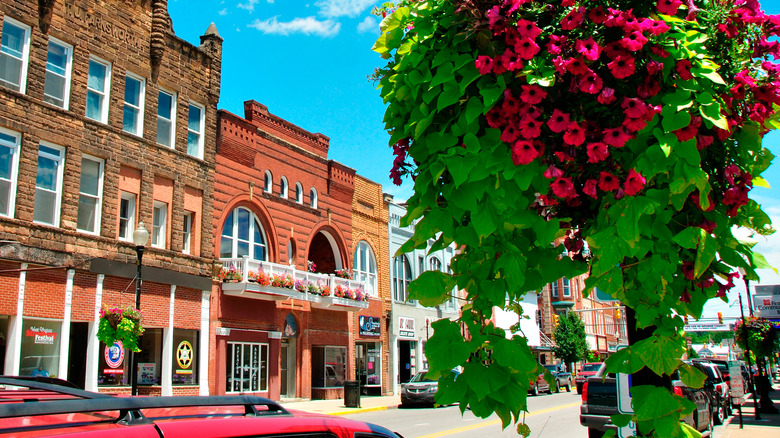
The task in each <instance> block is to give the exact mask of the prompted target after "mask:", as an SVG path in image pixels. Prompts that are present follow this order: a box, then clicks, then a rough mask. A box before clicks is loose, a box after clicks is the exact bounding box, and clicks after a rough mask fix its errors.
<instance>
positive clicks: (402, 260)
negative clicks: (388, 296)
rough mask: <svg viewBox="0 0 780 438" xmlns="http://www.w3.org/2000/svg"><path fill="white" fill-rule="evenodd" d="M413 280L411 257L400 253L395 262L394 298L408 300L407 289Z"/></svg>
mask: <svg viewBox="0 0 780 438" xmlns="http://www.w3.org/2000/svg"><path fill="white" fill-rule="evenodd" d="M411 281H412V266H411V264H410V263H409V259H408V258H407V257H406V256H404V255H399V256H398V257H396V258H395V261H394V262H393V299H394V300H395V301H401V302H403V301H406V289H407V287H409V282H411Z"/></svg>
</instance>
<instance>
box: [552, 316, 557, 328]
mask: <svg viewBox="0 0 780 438" xmlns="http://www.w3.org/2000/svg"><path fill="white" fill-rule="evenodd" d="M553 324H555V326H556V327H558V314H557V313H556V314H555V315H553Z"/></svg>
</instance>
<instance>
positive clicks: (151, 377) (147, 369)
mask: <svg viewBox="0 0 780 438" xmlns="http://www.w3.org/2000/svg"><path fill="white" fill-rule="evenodd" d="M156 369H157V364H155V363H139V364H138V383H140V384H141V385H153V384H155V383H156V382H155V379H156V376H157V373H156V372H155V370H156Z"/></svg>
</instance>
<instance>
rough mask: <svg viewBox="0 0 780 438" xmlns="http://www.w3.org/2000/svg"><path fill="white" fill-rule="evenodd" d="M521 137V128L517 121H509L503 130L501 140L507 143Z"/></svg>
mask: <svg viewBox="0 0 780 438" xmlns="http://www.w3.org/2000/svg"><path fill="white" fill-rule="evenodd" d="M518 138H520V128H519V127H518V126H517V125H516V124H515V123H507V125H506V127H504V130H503V131H502V132H501V141H503V142H506V143H513V142H515V141H517V139H518Z"/></svg>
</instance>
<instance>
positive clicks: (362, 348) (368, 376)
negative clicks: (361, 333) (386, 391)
mask: <svg viewBox="0 0 780 438" xmlns="http://www.w3.org/2000/svg"><path fill="white" fill-rule="evenodd" d="M355 350H356V356H357V364H358V375H359V377H360V384H361V385H362V386H379V385H381V384H382V380H381V376H382V370H381V368H382V344H381V343H379V342H365V343H363V342H361V343H359V344H356V345H355Z"/></svg>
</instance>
